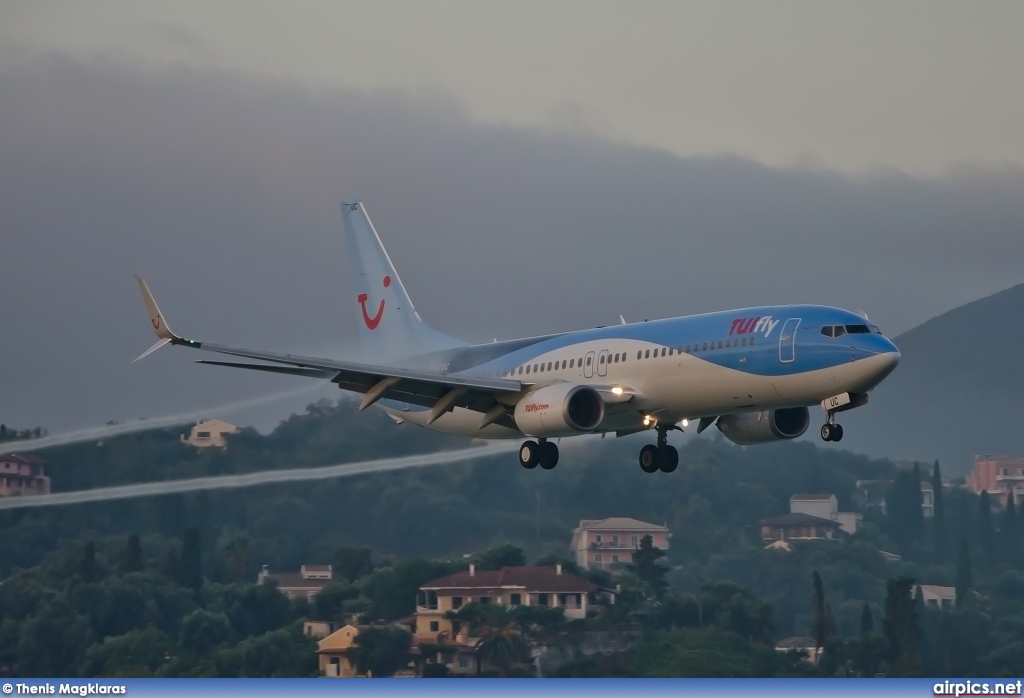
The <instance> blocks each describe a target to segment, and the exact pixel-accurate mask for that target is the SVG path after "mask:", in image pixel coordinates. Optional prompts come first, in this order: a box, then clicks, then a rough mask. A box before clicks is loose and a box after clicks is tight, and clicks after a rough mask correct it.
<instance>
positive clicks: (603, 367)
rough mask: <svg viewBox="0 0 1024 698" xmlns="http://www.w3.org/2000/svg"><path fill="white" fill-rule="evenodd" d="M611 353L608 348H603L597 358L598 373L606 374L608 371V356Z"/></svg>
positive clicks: (600, 374)
mask: <svg viewBox="0 0 1024 698" xmlns="http://www.w3.org/2000/svg"><path fill="white" fill-rule="evenodd" d="M610 356H611V354H610V353H609V352H608V350H607V349H602V350H601V356H599V357H598V359H597V375H599V376H604V375H607V373H608V358H609V357H610Z"/></svg>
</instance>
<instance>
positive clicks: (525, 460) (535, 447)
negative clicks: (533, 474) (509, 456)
mask: <svg viewBox="0 0 1024 698" xmlns="http://www.w3.org/2000/svg"><path fill="white" fill-rule="evenodd" d="M519 465H521V466H523V467H524V468H527V469H529V470H532V469H533V468H536V467H537V466H538V465H539V466H540V467H542V468H544V470H551V469H552V468H554V467H555V466H556V465H558V446H556V445H555V444H553V443H551V442H550V441H548V440H547V439H538V440H537V441H524V442H523V445H522V446H520V447H519Z"/></svg>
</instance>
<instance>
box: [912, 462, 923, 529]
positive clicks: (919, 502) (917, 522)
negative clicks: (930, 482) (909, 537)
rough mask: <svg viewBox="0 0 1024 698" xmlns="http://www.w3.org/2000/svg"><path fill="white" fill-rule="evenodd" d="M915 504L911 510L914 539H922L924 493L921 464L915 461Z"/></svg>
mask: <svg viewBox="0 0 1024 698" xmlns="http://www.w3.org/2000/svg"><path fill="white" fill-rule="evenodd" d="M912 494H913V498H914V506H913V509H912V510H911V511H912V512H913V515H912V517H911V521H912V522H913V526H914V540H920V539H921V536H922V535H923V534H924V494H923V493H922V492H921V466H920V464H918V463H917V461H914V489H913V492H912Z"/></svg>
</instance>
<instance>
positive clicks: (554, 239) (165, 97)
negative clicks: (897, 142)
mask: <svg viewBox="0 0 1024 698" xmlns="http://www.w3.org/2000/svg"><path fill="white" fill-rule="evenodd" d="M0 94H3V95H4V99H3V100H2V101H0V123H2V124H3V128H2V129H0V230H2V231H3V234H2V273H0V293H2V297H3V298H4V324H3V327H4V329H5V330H6V331H5V332H4V333H3V337H4V340H3V348H2V349H0V358H2V365H3V367H4V368H3V370H4V374H3V379H2V382H0V390H2V391H3V395H4V397H5V400H4V403H5V404H4V408H3V412H2V414H0V421H6V422H8V423H15V424H18V425H33V426H34V425H36V424H42V425H44V426H49V427H50V428H51V429H54V428H62V427H68V426H84V425H88V424H92V423H96V422H102V421H106V420H107V419H122V418H134V417H137V416H141V415H156V414H160V413H163V412H180V411H184V410H188V409H192V408H195V407H197V406H202V405H204V404H217V403H220V402H225V401H227V400H234V399H239V398H242V397H246V396H248V395H256V394H259V393H260V392H270V391H274V390H284V389H287V388H289V387H291V386H292V385H294V381H293V380H289V379H284V378H277V377H268V376H253V375H250V374H247V373H241V374H240V373H235V372H231V371H227V370H217V369H212V368H210V367H200V366H193V365H192V364H191V363H190V361H191V359H193V358H197V357H195V356H192V355H190V354H189V353H188V352H183V351H175V350H172V349H167V350H164V351H162V352H160V353H158V354H156V355H154V356H152V357H149V358H147V359H146V360H145V361H143V362H140V363H138V364H130V363H129V362H130V360H131V359H132V358H133V357H134V356H135V355H137V354H138V353H139V352H141V351H142V350H143V349H145V348H146V347H147V346H148V345H149V344H150V343H151V336H150V334H149V332H148V328H147V325H146V322H145V318H144V314H143V310H142V307H141V302H140V301H139V299H138V297H137V294H136V291H135V288H134V282H133V280H132V276H131V275H132V273H141V274H143V275H145V276H146V277H147V278H148V279H149V281H150V284H151V286H152V288H153V290H154V292H155V293H156V294H157V297H158V299H159V300H160V302H161V305H162V306H163V309H164V311H165V313H166V314H167V315H168V317H169V319H170V322H171V324H172V326H173V327H174V328H175V329H176V330H177V331H178V332H180V333H184V334H188V335H192V336H196V337H199V338H201V339H202V338H209V339H213V340H217V341H222V342H228V343H240V344H243V345H248V346H256V347H261V348H267V349H286V350H294V351H304V352H316V353H320V354H328V355H342V354H345V353H348V352H349V351H350V350H349V347H350V345H351V342H352V341H354V336H355V334H354V331H353V329H354V323H355V314H354V312H353V311H354V309H355V307H356V305H355V302H354V298H353V294H352V293H351V292H350V290H349V285H348V278H347V271H346V262H345V250H344V247H343V244H342V240H341V236H340V220H339V218H340V217H339V214H338V210H337V202H338V201H339V200H340V199H341V198H345V197H354V196H357V197H362V198H363V199H364V201H365V202H366V204H367V207H368V209H369V211H370V213H371V215H372V216H373V218H374V221H375V223H376V225H377V228H378V230H379V231H380V233H381V235H382V237H383V238H384V240H385V242H386V244H387V245H388V248H389V251H390V253H391V255H392V258H393V259H394V261H395V263H396V265H397V266H398V268H399V270H400V272H401V273H402V277H403V280H404V281H405V283H406V285H407V287H408V288H409V291H410V293H411V294H412V296H413V298H414V300H415V301H416V303H417V306H418V309H419V310H420V313H421V314H422V315H423V316H424V317H425V318H426V319H427V320H428V321H431V322H432V323H433V324H435V325H437V326H438V327H439V328H440V329H443V330H446V331H449V332H452V333H456V334H461V335H463V336H466V337H467V338H469V339H474V340H480V341H489V340H490V339H491V338H492V337H499V338H507V337H513V336H518V335H526V334H537V333H542V332H547V331H553V330H565V329H573V328H578V327H587V326H593V325H598V324H608V323H612V322H617V320H618V315H619V313H622V314H624V315H625V316H626V318H627V319H631V320H636V319H641V318H644V317H651V318H653V317H662V316H670V315H678V314H684V313H693V312H701V311H708V310H715V309H721V308H726V307H737V306H746V305H753V304H760V303H786V302H821V303H828V304H836V305H840V306H844V307H849V308H853V309H864V310H866V311H868V312H869V313H870V315H871V317H872V319H874V320H875V321H877V322H878V323H879V324H880V325H882V327H883V329H885V330H886V331H888V332H889V333H890V334H896V333H897V332H899V331H902V330H905V329H907V328H909V327H911V326H912V325H914V324H916V323H918V322H920V321H923V320H925V319H926V318H928V317H930V316H932V315H934V314H937V313H939V312H941V311H943V310H946V309H948V308H950V307H953V306H956V305H958V304H960V303H963V302H966V301H968V300H971V299H973V298H977V297H980V296H983V295H986V294H988V293H991V292H993V291H996V290H998V289H1001V288H1004V287H1007V286H1010V285H1012V284H1015V283H1018V282H1020V281H1021V280H1022V278H1021V277H1022V273H1021V271H1020V260H1021V259H1022V258H1024V234H1022V233H1024V230H1022V227H1024V174H1022V172H1021V171H1019V170H1013V169H1010V170H977V169H975V170H961V171H954V172H951V173H950V174H948V175H947V176H945V177H943V178H941V179H933V180H919V179H913V178H910V177H908V176H905V175H902V174H900V173H897V172H877V173H874V174H872V175H871V176H866V177H860V178H850V177H846V176H842V175H839V174H835V173H830V172H826V171H821V170H813V169H806V170H780V169H772V168H767V167H763V166H760V165H756V164H753V163H750V162H746V161H743V160H740V159H736V158H728V157H722V158H714V159H709V158H699V159H697V158H691V159H682V158H678V157H675V156H672V155H669V154H666V153H663V152H657V151H654V150H646V149H640V148H636V147H628V146H621V145H615V144H610V143H607V142H603V141H600V140H598V139H596V138H587V137H582V136H566V135H559V134H556V133H549V132H541V131H535V130H522V129H512V128H501V127H489V126H481V125H478V124H473V123H471V122H470V120H469V119H467V118H466V117H465V115H464V114H462V113H461V112H460V110H459V109H458V107H457V106H456V105H454V104H453V103H452V102H451V100H450V99H447V98H446V97H445V96H443V95H441V96H436V97H432V96H422V95H421V96H417V97H411V96H409V95H406V94H401V93H389V92H356V91H347V92H338V93H334V94H329V95H323V94H312V93H310V92H309V91H308V90H306V89H304V88H303V87H301V86H299V85H297V84H292V83H287V82H278V83H270V82H262V81H257V80H255V79H251V78H246V77H243V76H239V75H233V74H224V73H214V72H203V71H199V70H195V69H185V68H181V69H171V70H166V71H161V72H144V71H141V70H139V71H134V70H131V69H128V68H126V67H124V66H121V65H114V64H88V65H86V64H82V63H78V62H73V61H71V60H68V59H64V58H60V57H54V58H50V59H47V60H45V61H40V62H35V63H21V64H20V65H18V66H16V67H13V68H8V69H6V70H0ZM685 127H686V126H685V124H680V128H685Z"/></svg>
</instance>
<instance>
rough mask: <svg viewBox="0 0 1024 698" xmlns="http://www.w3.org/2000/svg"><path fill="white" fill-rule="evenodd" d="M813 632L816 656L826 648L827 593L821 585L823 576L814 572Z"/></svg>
mask: <svg viewBox="0 0 1024 698" xmlns="http://www.w3.org/2000/svg"><path fill="white" fill-rule="evenodd" d="M811 594H812V596H811V632H812V633H813V636H814V655H815V657H817V655H818V650H820V649H821V648H822V647H824V646H825V592H824V590H823V588H822V584H821V575H819V574H818V570H814V574H813V576H812V579H811Z"/></svg>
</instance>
